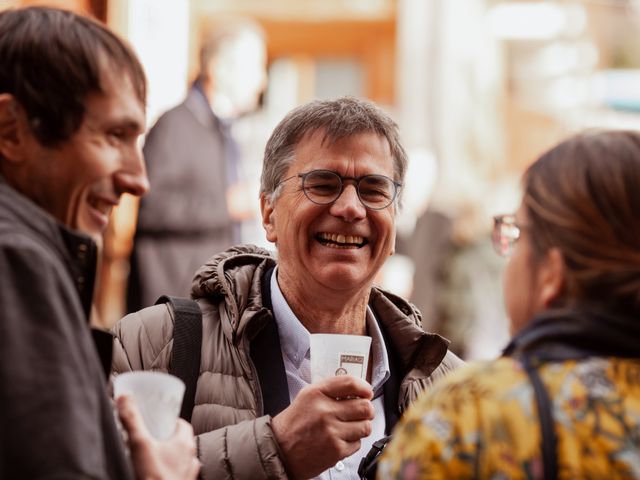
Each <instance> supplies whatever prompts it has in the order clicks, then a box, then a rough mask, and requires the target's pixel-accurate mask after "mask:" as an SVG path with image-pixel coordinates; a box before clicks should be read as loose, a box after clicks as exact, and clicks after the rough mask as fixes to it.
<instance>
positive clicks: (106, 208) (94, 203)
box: [87, 197, 113, 216]
mask: <svg viewBox="0 0 640 480" xmlns="http://www.w3.org/2000/svg"><path fill="white" fill-rule="evenodd" d="M87 201H88V203H89V205H90V206H91V208H93V209H94V210H97V211H98V212H100V213H101V214H103V215H105V216H109V214H110V213H111V209H112V208H113V203H112V202H108V201H106V200H102V199H100V198H96V197H90V198H89V199H88V200H87Z"/></svg>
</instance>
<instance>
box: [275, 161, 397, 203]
mask: <svg viewBox="0 0 640 480" xmlns="http://www.w3.org/2000/svg"><path fill="white" fill-rule="evenodd" d="M296 177H299V178H300V179H301V180H302V191H303V192H304V194H305V195H306V197H307V198H308V199H309V200H311V201H312V202H313V203H315V204H317V205H329V204H331V203H333V202H335V201H336V200H337V199H338V198H339V197H340V195H341V194H342V191H343V190H344V184H345V182H353V183H354V185H355V187H356V192H357V193H358V198H359V199H360V202H362V204H363V205H364V206H365V207H366V208H369V209H371V210H382V209H383V208H387V207H388V206H389V205H391V204H392V203H393V201H394V200H395V199H396V196H397V195H398V189H399V188H400V187H401V186H402V184H401V183H398V182H394V181H393V180H392V179H390V178H389V177H386V176H384V175H364V176H362V177H343V176H342V175H340V174H339V173H336V172H334V171H332V170H311V171H310V172H306V173H299V174H298V175H294V176H292V177H289V178H285V179H284V180H282V181H281V182H279V183H278V185H280V184H281V183H284V182H286V181H287V180H291V179H292V178H296Z"/></svg>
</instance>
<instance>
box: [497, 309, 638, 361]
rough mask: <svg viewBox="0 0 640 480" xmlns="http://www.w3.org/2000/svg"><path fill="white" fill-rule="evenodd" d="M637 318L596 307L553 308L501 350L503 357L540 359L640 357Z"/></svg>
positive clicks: (531, 323) (539, 316) (534, 320)
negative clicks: (527, 355) (519, 356)
mask: <svg viewBox="0 0 640 480" xmlns="http://www.w3.org/2000/svg"><path fill="white" fill-rule="evenodd" d="M639 345H640V322H639V321H638V318H637V317H632V316H628V315H625V314H621V313H616V312H612V311H610V310H606V309H603V308H601V307H599V306H582V307H578V308H571V309H554V310H549V311H547V312H543V313H542V314H540V315H538V316H537V317H536V318H534V319H533V320H532V321H531V322H530V323H529V325H527V326H526V327H525V328H524V329H523V330H522V331H521V332H520V333H518V335H516V336H515V337H514V338H513V339H512V340H511V342H510V343H509V345H508V346H507V348H506V349H505V351H504V355H505V356H518V355H521V354H523V353H525V352H527V353H528V352H535V353H536V356H537V357H538V358H540V359H541V360H566V359H572V358H582V357H587V356H607V357H624V358H640V347H639Z"/></svg>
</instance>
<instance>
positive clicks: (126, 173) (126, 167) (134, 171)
mask: <svg viewBox="0 0 640 480" xmlns="http://www.w3.org/2000/svg"><path fill="white" fill-rule="evenodd" d="M132 150H133V151H132V152H130V154H129V155H127V156H126V158H125V161H124V164H123V168H122V169H121V170H120V171H119V172H118V173H117V174H116V188H117V189H118V190H119V193H120V194H122V193H129V194H131V195H135V196H136V197H142V196H143V195H145V194H146V193H147V192H148V191H149V178H148V177H147V167H146V166H145V163H144V157H143V155H142V149H141V148H140V147H139V146H137V145H136V147H135V148H134V149H132Z"/></svg>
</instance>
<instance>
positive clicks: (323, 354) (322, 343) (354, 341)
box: [310, 333, 371, 382]
mask: <svg viewBox="0 0 640 480" xmlns="http://www.w3.org/2000/svg"><path fill="white" fill-rule="evenodd" d="M310 345H311V362H310V363H311V381H312V382H317V381H318V380H322V379H323V378H328V377H334V376H339V375H353V376H354V377H358V378H362V379H363V380H366V377H367V366H368V364H369V349H370V348H371V337H367V336H364V335H339V334H329V333H315V334H312V335H311V338H310Z"/></svg>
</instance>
